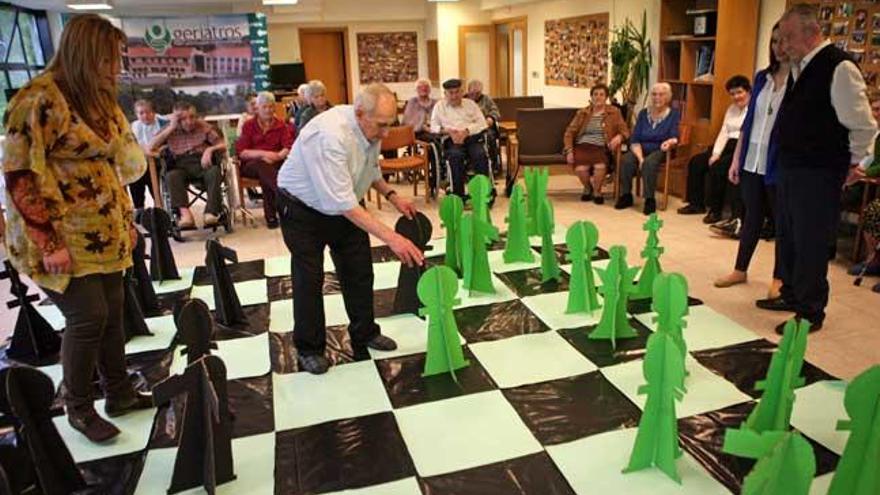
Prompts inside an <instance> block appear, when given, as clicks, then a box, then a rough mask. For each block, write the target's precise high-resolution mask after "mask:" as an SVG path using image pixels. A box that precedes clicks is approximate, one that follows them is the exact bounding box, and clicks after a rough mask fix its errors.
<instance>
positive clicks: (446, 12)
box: [437, 0, 491, 82]
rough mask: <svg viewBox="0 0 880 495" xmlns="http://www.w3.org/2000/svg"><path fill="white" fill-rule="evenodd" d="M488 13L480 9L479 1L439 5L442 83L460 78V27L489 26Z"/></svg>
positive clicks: (438, 42)
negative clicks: (453, 78)
mask: <svg viewBox="0 0 880 495" xmlns="http://www.w3.org/2000/svg"><path fill="white" fill-rule="evenodd" d="M490 22H491V16H490V14H489V12H488V11H485V10H481V9H480V2H479V0H461V1H459V2H451V3H438V4H437V52H438V58H439V59H440V60H439V62H440V81H441V82H442V81H445V80H446V79H449V78H452V77H459V75H460V74H461V69H460V68H459V64H458V62H459V60H458V27H459V26H473V25H479V24H489V23H490Z"/></svg>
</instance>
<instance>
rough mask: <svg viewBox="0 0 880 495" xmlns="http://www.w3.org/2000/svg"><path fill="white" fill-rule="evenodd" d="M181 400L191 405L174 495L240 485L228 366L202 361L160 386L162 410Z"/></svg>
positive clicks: (205, 358)
mask: <svg viewBox="0 0 880 495" xmlns="http://www.w3.org/2000/svg"><path fill="white" fill-rule="evenodd" d="M182 321H183V320H182ZM180 394H186V405H185V406H184V418H183V429H182V430H181V433H180V442H179V443H178V449H177V457H176V459H175V460H174V473H173V474H172V476H171V486H170V487H169V488H168V493H178V492H181V491H184V490H189V489H192V488H196V487H199V486H202V487H204V489H205V491H207V492H208V493H210V494H213V493H214V490H215V488H216V487H217V485H220V484H223V483H227V482H229V481H232V480H234V479H235V472H234V468H233V461H232V416H231V414H230V412H229V403H228V395H227V391H226V366H225V365H224V364H223V361H222V360H221V359H220V358H219V357H217V356H210V355H207V356H202V357H201V358H199V359H197V360H195V361H194V362H192V363H191V364H189V365H188V366H187V368H186V371H184V372H183V374H181V375H174V376H172V377H169V378H167V379H165V380H163V381H162V382H160V383H159V384H158V385H156V386H155V387H154V388H153V401H154V402H155V404H156V405H157V406H160V405H162V404H165V403H167V402H169V401H170V400H171V399H172V398H174V397H175V396H177V395H180Z"/></svg>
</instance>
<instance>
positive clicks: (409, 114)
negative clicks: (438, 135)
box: [403, 79, 437, 136]
mask: <svg viewBox="0 0 880 495" xmlns="http://www.w3.org/2000/svg"><path fill="white" fill-rule="evenodd" d="M435 104H437V100H436V99H435V98H432V97H431V82H430V81H428V80H427V79H419V81H418V82H417V83H416V96H413V97H412V98H410V99H409V100H407V102H406V107H404V109H403V125H408V126H411V127H412V128H413V131H415V133H416V136H420V135H424V134H425V133H427V132H429V131H430V129H431V112H432V111H433V110H434V105H435Z"/></svg>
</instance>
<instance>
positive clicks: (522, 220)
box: [504, 184, 535, 263]
mask: <svg viewBox="0 0 880 495" xmlns="http://www.w3.org/2000/svg"><path fill="white" fill-rule="evenodd" d="M505 221H506V222H507V241H506V242H505V245H504V262H505V263H514V262H517V261H521V262H524V263H530V262H532V261H534V260H535V252H534V251H533V250H532V246H531V244H529V232H528V220H527V218H526V198H525V196H523V190H522V186H521V185H519V184H514V186H513V191H512V193H511V195H510V206H509V208H508V210H507V218H506V219H505Z"/></svg>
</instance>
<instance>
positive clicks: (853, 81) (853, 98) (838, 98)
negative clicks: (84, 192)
mask: <svg viewBox="0 0 880 495" xmlns="http://www.w3.org/2000/svg"><path fill="white" fill-rule="evenodd" d="M830 44H831V42H830V41H828V40H825V41H823V42H822V43H821V44H820V45H819V46H817V47H816V48H814V49H813V51H811V52H810V53H808V54H807V55H806V56H804V58H803V59H802V60H801V61H800V63H799V64H798V65H797V66H794V67H792V75H793V76H794V78H795V80H797V78H798V76H800V74H801V73H803V71H804V69H806V67H807V65H808V64H809V63H810V61H811V60H813V58H815V57H816V54H817V53H819V51H820V50H822V49H823V48H825V47H826V46H828V45H830ZM831 106H832V107H834V112H835V113H836V114H837V120H839V121H840V123H841V124H843V126H844V127H846V128H847V129H849V152H850V154H851V155H852V156H851V159H850V164H854V163H859V162H861V161H862V159H864V158H865V156H867V155H869V154H870V153H871V152H872V151H873V149H872V148H873V146H874V138H875V136H876V135H877V122H876V121H875V120H874V117H873V116H872V115H871V104H870V102H869V101H868V93H867V87H866V86H865V79H864V78H863V77H862V73H861V72H860V71H859V68H858V66H856V64H854V63H852V62H850V61H844V62H841V63H839V64H837V67H836V68H835V69H834V75H833V76H832V78H831Z"/></svg>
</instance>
